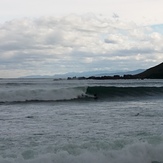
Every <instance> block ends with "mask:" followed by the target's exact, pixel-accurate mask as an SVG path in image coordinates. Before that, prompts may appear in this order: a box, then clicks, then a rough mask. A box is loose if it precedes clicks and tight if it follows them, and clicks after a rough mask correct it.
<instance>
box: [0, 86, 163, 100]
mask: <svg viewBox="0 0 163 163" xmlns="http://www.w3.org/2000/svg"><path fill="white" fill-rule="evenodd" d="M95 94H96V95H97V98H98V99H101V100H102V99H103V100H104V99H106V98H111V99H124V98H126V99H129V98H140V97H141V98H142V97H155V96H156V97H158V96H163V87H113V86H88V87H71V88H61V89H43V88H42V89H41V88H40V89H16V90H7V91H0V102H1V103H7V102H44V101H45V102H46V101H72V100H81V99H82V100H84V99H85V100H89V99H94V95H95Z"/></svg>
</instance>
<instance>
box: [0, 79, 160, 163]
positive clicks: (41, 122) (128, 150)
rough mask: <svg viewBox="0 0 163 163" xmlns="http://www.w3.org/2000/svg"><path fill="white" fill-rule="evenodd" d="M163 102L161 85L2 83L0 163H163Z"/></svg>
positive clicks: (44, 81) (137, 82)
mask: <svg viewBox="0 0 163 163" xmlns="http://www.w3.org/2000/svg"><path fill="white" fill-rule="evenodd" d="M95 94H96V97H97V98H94V97H95ZM162 98H163V80H53V79H1V80H0V163H151V162H154V161H158V162H163V99H162Z"/></svg>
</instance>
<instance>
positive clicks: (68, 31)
mask: <svg viewBox="0 0 163 163" xmlns="http://www.w3.org/2000/svg"><path fill="white" fill-rule="evenodd" d="M156 27H157V26H155V28H153V27H152V26H138V25H136V24H135V23H133V22H123V21H122V20H120V19H119V18H118V17H116V18H115V17H113V18H110V19H109V18H106V17H103V16H100V15H98V16H97V15H93V14H84V15H75V14H70V15H67V16H64V17H41V18H37V19H29V18H22V19H19V20H12V21H8V22H5V23H2V24H0V42H1V44H0V77H19V76H24V75H34V74H40V75H45V74H46V75H54V74H58V73H66V72H74V71H75V72H82V71H90V70H108V71H114V70H134V69H138V68H148V67H150V66H153V65H155V64H157V63H160V62H162V60H163V54H162V52H163V45H162V42H163V34H162V33H161V32H159V31H158V30H155V29H157V28H156Z"/></svg>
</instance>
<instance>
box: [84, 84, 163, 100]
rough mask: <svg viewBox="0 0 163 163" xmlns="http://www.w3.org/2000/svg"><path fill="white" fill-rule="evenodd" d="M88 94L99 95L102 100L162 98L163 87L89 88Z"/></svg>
mask: <svg viewBox="0 0 163 163" xmlns="http://www.w3.org/2000/svg"><path fill="white" fill-rule="evenodd" d="M86 94H92V95H93V94H97V96H99V97H100V98H118V97H120V98H126V97H145V96H146V97H147V96H162V95H163V87H114V86H112V87H110V86H109V87H107V86H95V87H88V88H87V92H86Z"/></svg>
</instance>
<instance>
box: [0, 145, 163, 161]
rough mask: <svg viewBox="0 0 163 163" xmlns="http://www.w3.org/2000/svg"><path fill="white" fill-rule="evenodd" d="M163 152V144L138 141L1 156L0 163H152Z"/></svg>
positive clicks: (162, 157) (160, 159) (159, 157)
mask: <svg viewBox="0 0 163 163" xmlns="http://www.w3.org/2000/svg"><path fill="white" fill-rule="evenodd" d="M162 153H163V144H161V145H157V146H152V145H150V144H148V143H138V144H133V145H129V146H126V147H125V148H123V149H121V150H108V151H104V150H99V151H88V150H84V151H83V150H81V152H80V153H79V154H70V153H68V152H67V151H60V152H57V153H53V154H52V153H48V154H43V155H39V156H36V157H35V158H32V159H24V158H23V156H21V157H18V158H15V159H9V158H8V159H6V158H5V159H3V158H0V163H45V162H46V163H151V162H152V161H158V162H163V155H162ZM25 158H26V157H25Z"/></svg>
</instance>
